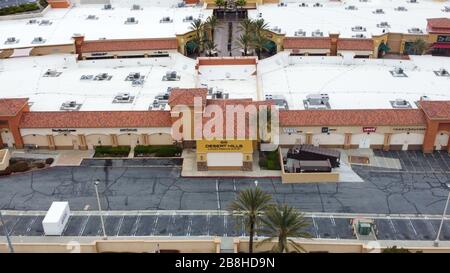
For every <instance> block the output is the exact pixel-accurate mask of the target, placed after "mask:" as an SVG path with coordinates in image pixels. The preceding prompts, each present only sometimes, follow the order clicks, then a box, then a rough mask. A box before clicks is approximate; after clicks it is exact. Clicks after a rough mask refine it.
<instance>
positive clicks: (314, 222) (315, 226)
mask: <svg viewBox="0 0 450 273" xmlns="http://www.w3.org/2000/svg"><path fill="white" fill-rule="evenodd" d="M311 219H312V221H313V226H314V229H315V232H316V237H317V238H320V234H319V228H318V227H317V224H316V221H315V220H314V216H311Z"/></svg>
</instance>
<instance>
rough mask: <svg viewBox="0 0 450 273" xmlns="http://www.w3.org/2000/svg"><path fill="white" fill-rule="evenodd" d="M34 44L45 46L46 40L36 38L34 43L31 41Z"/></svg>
mask: <svg viewBox="0 0 450 273" xmlns="http://www.w3.org/2000/svg"><path fill="white" fill-rule="evenodd" d="M31 43H32V44H43V43H45V39H44V38H42V37H35V38H34V39H33V41H31Z"/></svg>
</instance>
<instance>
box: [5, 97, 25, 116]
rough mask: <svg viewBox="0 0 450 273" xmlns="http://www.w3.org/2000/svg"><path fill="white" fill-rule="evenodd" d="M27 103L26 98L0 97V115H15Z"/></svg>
mask: <svg viewBox="0 0 450 273" xmlns="http://www.w3.org/2000/svg"><path fill="white" fill-rule="evenodd" d="M27 103H28V99H0V116H8V117H10V116H15V115H17V113H19V111H20V110H22V108H23V107H24V106H25V105H26V104H27Z"/></svg>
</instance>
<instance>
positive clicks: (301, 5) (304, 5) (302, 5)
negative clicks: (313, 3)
mask: <svg viewBox="0 0 450 273" xmlns="http://www.w3.org/2000/svg"><path fill="white" fill-rule="evenodd" d="M298 6H299V7H304V8H306V7H307V6H308V4H306V3H305V2H303V3H301V4H300V5H298Z"/></svg>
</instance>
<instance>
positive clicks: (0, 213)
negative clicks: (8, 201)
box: [0, 210, 14, 253]
mask: <svg viewBox="0 0 450 273" xmlns="http://www.w3.org/2000/svg"><path fill="white" fill-rule="evenodd" d="M0 223H1V224H2V226H3V233H5V236H6V241H7V242H8V247H9V252H11V253H14V248H13V246H12V243H11V238H9V232H8V229H7V228H6V225H5V221H3V215H2V211H1V210H0Z"/></svg>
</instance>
